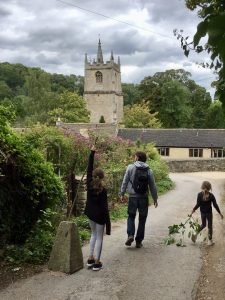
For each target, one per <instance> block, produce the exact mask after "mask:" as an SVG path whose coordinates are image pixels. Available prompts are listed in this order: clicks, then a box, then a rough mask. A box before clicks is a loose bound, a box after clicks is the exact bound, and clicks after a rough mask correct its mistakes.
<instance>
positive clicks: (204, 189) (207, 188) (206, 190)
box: [202, 181, 212, 201]
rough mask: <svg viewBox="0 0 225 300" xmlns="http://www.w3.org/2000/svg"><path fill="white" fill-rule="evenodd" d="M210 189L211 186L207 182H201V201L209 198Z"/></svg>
mask: <svg viewBox="0 0 225 300" xmlns="http://www.w3.org/2000/svg"><path fill="white" fill-rule="evenodd" d="M211 189H212V185H211V183H210V182H209V181H203V183H202V192H203V199H204V200H205V201H206V200H207V198H208V197H209V191H210V190H211Z"/></svg>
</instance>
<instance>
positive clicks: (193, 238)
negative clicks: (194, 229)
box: [191, 233, 197, 243]
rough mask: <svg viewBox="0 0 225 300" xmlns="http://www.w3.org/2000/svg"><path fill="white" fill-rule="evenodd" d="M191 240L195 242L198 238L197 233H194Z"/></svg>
mask: <svg viewBox="0 0 225 300" xmlns="http://www.w3.org/2000/svg"><path fill="white" fill-rule="evenodd" d="M191 240H192V242H193V243H195V242H196V240H197V234H194V233H192V235H191Z"/></svg>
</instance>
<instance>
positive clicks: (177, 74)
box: [0, 63, 225, 128]
mask: <svg viewBox="0 0 225 300" xmlns="http://www.w3.org/2000/svg"><path fill="white" fill-rule="evenodd" d="M122 90H123V95H124V105H125V110H124V113H125V116H124V125H125V126H126V127H139V128H140V127H149V128H159V127H163V128H179V127H183V128H184V127H185V128H225V121H224V119H225V118H224V112H220V113H219V114H218V113H216V111H217V110H218V108H219V106H220V102H213V101H212V99H211V96H210V94H209V93H208V92H207V91H206V89H205V88H204V87H202V86H200V85H198V84H196V82H195V81H194V80H192V79H191V74H190V73H189V72H187V71H185V70H183V69H178V70H173V69H172V70H166V71H164V72H157V73H155V74H154V75H152V76H147V77H145V78H144V79H143V80H141V82H140V83H139V84H133V83H122ZM83 91H84V78H83V77H82V76H76V75H73V74H72V75H63V74H50V73H48V72H45V71H44V70H42V69H40V68H29V67H26V66H24V65H22V64H10V63H0V104H3V105H4V106H13V108H14V110H15V113H16V119H15V122H14V126H15V127H25V126H30V125H32V124H37V123H41V124H47V125H51V124H55V121H56V120H57V118H58V117H60V118H61V120H62V121H65V122H89V112H88V110H87V108H86V105H85V101H84V99H83V97H82V96H83ZM131 116H132V117H131ZM141 116H144V118H142V117H141Z"/></svg>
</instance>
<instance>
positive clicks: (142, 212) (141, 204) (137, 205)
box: [127, 196, 148, 242]
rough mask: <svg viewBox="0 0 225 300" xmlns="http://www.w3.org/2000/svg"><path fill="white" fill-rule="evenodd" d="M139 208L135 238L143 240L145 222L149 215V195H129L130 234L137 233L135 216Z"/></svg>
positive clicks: (128, 221) (128, 225) (128, 224)
mask: <svg viewBox="0 0 225 300" xmlns="http://www.w3.org/2000/svg"><path fill="white" fill-rule="evenodd" d="M137 210H138V212H139V223H138V230H137V234H136V238H135V240H136V241H137V242H141V241H142V240H143V239H144V235H145V222H146V218H147V215H148V196H143V197H129V201H128V219H127V234H128V236H131V235H132V236H134V235H135V217H136V212H137Z"/></svg>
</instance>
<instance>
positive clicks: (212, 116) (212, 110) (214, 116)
mask: <svg viewBox="0 0 225 300" xmlns="http://www.w3.org/2000/svg"><path fill="white" fill-rule="evenodd" d="M206 128H225V115H224V111H223V110H222V103H221V102H220V101H219V100H216V101H214V102H213V103H212V104H211V105H210V107H209V109H208V111H207V112H206Z"/></svg>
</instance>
